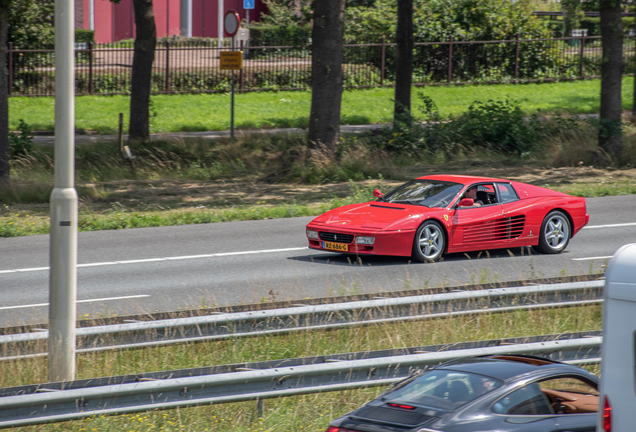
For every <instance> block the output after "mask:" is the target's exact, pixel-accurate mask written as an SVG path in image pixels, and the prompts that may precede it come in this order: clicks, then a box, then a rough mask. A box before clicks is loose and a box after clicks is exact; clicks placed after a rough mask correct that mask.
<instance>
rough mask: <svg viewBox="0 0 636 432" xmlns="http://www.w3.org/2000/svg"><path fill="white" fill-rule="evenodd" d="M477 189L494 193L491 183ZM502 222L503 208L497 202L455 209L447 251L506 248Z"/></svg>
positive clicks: (481, 185) (480, 185)
mask: <svg viewBox="0 0 636 432" xmlns="http://www.w3.org/2000/svg"><path fill="white" fill-rule="evenodd" d="M473 186H474V185H473ZM479 187H480V188H482V189H484V192H485V191H486V190H492V191H493V193H494V184H493V183H487V184H479ZM491 196H492V195H491ZM494 201H496V199H495V200H494ZM503 220H504V212H503V208H502V206H501V204H500V203H498V202H494V203H490V202H486V203H485V204H484V205H481V206H479V207H477V206H474V207H456V208H455V212H454V214H453V235H452V241H451V244H450V247H449V249H451V251H452V252H463V251H471V250H484V249H494V248H501V247H506V239H505V235H503V236H502V232H501V223H502V221H503Z"/></svg>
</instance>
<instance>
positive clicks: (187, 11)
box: [181, 0, 192, 37]
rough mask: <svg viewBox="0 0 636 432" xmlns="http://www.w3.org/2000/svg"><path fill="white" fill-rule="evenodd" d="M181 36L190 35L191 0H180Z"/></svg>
mask: <svg viewBox="0 0 636 432" xmlns="http://www.w3.org/2000/svg"><path fill="white" fill-rule="evenodd" d="M181 36H183V37H192V0H181Z"/></svg>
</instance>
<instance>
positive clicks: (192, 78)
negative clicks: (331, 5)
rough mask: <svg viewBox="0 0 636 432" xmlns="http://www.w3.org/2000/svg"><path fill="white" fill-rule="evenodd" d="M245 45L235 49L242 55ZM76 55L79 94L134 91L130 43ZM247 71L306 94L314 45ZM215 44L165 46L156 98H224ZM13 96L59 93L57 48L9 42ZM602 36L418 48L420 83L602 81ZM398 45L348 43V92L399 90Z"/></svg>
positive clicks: (630, 51)
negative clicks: (383, 88)
mask: <svg viewBox="0 0 636 432" xmlns="http://www.w3.org/2000/svg"><path fill="white" fill-rule="evenodd" d="M241 47H242V43H241V44H240V46H237V49H240V48H241ZM79 48H80V49H76V51H75V89H76V94H78V95H82V94H126V93H128V92H129V91H130V82H131V69H132V60H133V47H132V44H130V43H126V44H104V45H98V44H87V45H85V46H80V47H79ZM242 48H243V50H244V52H245V60H244V63H243V64H244V67H243V70H241V71H240V72H236V75H235V77H236V80H237V89H238V91H240V92H243V91H254V90H301V89H307V88H309V87H310V86H311V46H309V45H308V46H285V45H280V46H250V47H242ZM226 49H228V48H227V47H224V48H219V47H218V46H217V45H216V41H213V40H211V41H205V40H198V41H196V42H193V41H188V42H181V43H180V42H163V41H162V42H160V43H158V45H157V50H156V55H155V62H154V65H153V72H152V82H151V84H152V92H153V93H155V94H158V93H198V92H208V93H210V92H226V91H228V90H229V88H230V80H231V76H232V71H226V70H221V69H220V68H219V59H218V57H219V51H221V50H226ZM8 51H9V52H8V54H9V92H10V94H11V95H14V96H52V95H54V94H55V68H54V50H53V49H37V50H34V49H30V50H25V49H14V47H13V46H12V45H11V44H9V50H8ZM601 51H602V49H601V39H600V37H569V38H557V39H522V38H521V37H520V36H519V35H517V37H516V38H515V39H512V40H502V41H453V40H452V39H451V40H448V41H443V42H423V43H416V44H415V48H414V68H413V83H414V84H415V85H440V84H452V83H455V84H460V83H462V84H467V83H517V82H532V81H547V80H567V79H585V78H594V77H598V76H599V74H600V63H601V57H602V52H601ZM634 51H635V50H634V40H633V39H632V38H629V39H625V41H624V49H623V52H624V54H623V59H624V63H623V72H624V73H631V72H632V71H633V70H634ZM394 59H395V43H388V42H387V41H386V40H385V39H384V38H383V39H382V40H380V41H377V42H374V43H361V44H347V45H345V47H344V59H343V65H342V68H343V73H344V85H345V87H347V88H362V87H379V86H390V85H393V84H394V76H395V60H394Z"/></svg>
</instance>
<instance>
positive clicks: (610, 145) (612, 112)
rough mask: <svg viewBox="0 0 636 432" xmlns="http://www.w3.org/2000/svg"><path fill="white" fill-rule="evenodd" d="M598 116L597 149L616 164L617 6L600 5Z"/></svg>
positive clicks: (618, 151) (619, 140)
mask: <svg viewBox="0 0 636 432" xmlns="http://www.w3.org/2000/svg"><path fill="white" fill-rule="evenodd" d="M601 37H602V42H603V59H602V62H601V113H600V122H599V135H598V145H599V148H600V149H601V150H602V151H604V152H605V156H606V157H609V159H610V161H611V162H618V160H619V158H620V156H621V153H622V149H623V141H622V137H621V132H622V131H621V114H622V106H621V102H622V101H621V78H622V77H621V75H622V66H623V65H622V63H623V25H622V20H621V8H620V2H617V1H611V0H604V1H601Z"/></svg>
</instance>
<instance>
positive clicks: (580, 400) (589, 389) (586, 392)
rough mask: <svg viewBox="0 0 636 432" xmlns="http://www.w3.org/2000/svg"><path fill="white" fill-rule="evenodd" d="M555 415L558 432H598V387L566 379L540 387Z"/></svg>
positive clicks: (540, 385)
mask: <svg viewBox="0 0 636 432" xmlns="http://www.w3.org/2000/svg"><path fill="white" fill-rule="evenodd" d="M537 385H538V386H539V388H540V389H541V391H542V392H543V393H544V394H546V395H547V396H548V398H549V399H550V404H551V405H552V409H553V411H555V413H556V417H555V420H556V423H557V429H556V430H557V431H559V432H595V430H596V417H597V411H598V405H599V393H598V390H597V387H596V384H595V383H590V382H587V381H585V380H583V379H582V378H579V377H576V376H571V375H564V376H557V377H554V378H551V379H548V380H543V381H540V382H538V383H537Z"/></svg>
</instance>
